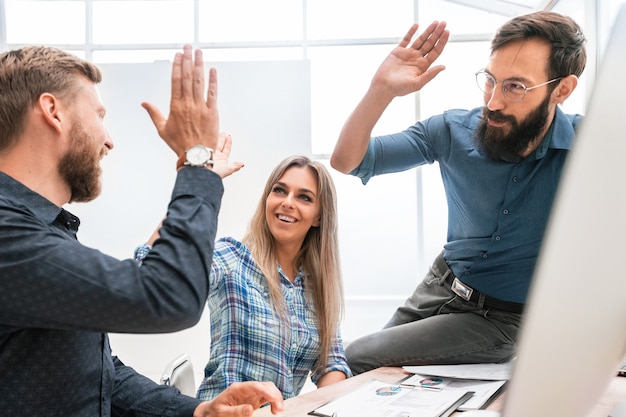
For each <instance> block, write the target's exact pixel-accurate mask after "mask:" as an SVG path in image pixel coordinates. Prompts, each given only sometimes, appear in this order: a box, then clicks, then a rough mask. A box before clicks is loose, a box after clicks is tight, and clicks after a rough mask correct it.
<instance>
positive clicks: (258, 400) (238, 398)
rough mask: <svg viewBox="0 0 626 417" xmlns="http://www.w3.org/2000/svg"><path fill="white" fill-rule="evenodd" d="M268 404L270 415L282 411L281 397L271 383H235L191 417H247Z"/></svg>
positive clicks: (196, 410)
mask: <svg viewBox="0 0 626 417" xmlns="http://www.w3.org/2000/svg"><path fill="white" fill-rule="evenodd" d="M268 402H269V403H270V406H271V410H272V414H277V413H279V412H281V411H283V409H284V408H283V396H282V394H281V393H280V391H279V390H278V388H276V386H275V385H274V384H273V383H272V382H251V381H250V382H235V383H234V384H231V385H230V386H229V387H228V388H226V389H225V390H224V391H222V393H220V395H218V396H217V397H215V398H214V399H212V400H211V401H206V402H203V403H201V404H200V405H199V406H198V407H196V409H195V411H194V413H193V417H248V416H251V415H252V413H253V412H254V410H256V409H257V408H259V407H260V406H262V405H263V404H265V403H268Z"/></svg>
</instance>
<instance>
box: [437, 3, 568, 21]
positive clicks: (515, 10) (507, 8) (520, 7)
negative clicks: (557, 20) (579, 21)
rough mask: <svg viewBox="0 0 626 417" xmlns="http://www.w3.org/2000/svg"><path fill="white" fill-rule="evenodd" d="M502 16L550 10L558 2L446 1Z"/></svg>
mask: <svg viewBox="0 0 626 417" xmlns="http://www.w3.org/2000/svg"><path fill="white" fill-rule="evenodd" d="M448 1H449V2H452V3H458V4H462V5H465V6H469V7H473V8H475V9H480V10H485V11H488V12H491V13H497V14H501V15H504V16H511V17H512V16H518V15H521V14H525V13H530V12H534V11H536V10H550V9H552V8H553V7H554V5H555V4H556V3H557V2H558V0H448Z"/></svg>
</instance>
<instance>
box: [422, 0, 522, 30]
mask: <svg viewBox="0 0 626 417" xmlns="http://www.w3.org/2000/svg"><path fill="white" fill-rule="evenodd" d="M418 18H419V22H418V23H420V25H422V26H426V25H428V24H429V23H430V22H432V21H433V20H438V21H445V22H446V23H447V24H448V30H450V35H451V36H457V35H475V34H488V35H489V37H491V35H493V34H494V32H495V31H496V29H497V28H498V27H500V25H502V24H503V23H504V22H506V21H507V20H509V19H510V17H509V16H503V15H499V14H496V13H489V12H487V11H484V10H479V9H475V8H473V7H468V6H463V5H460V4H456V3H452V2H449V1H446V0H423V1H420V2H419V13H418Z"/></svg>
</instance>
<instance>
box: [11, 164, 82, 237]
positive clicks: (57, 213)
mask: <svg viewBox="0 0 626 417" xmlns="http://www.w3.org/2000/svg"><path fill="white" fill-rule="evenodd" d="M0 195H2V196H4V197H6V198H8V199H9V200H11V201H12V202H13V204H15V205H18V206H20V207H21V208H23V209H25V210H28V211H30V212H31V213H33V215H34V216H35V217H37V218H38V219H41V220H42V221H43V222H45V223H46V224H53V223H55V221H56V223H57V224H59V225H63V226H64V227H66V228H68V229H69V230H71V231H73V232H76V231H77V230H78V226H79V225H80V219H79V218H78V217H76V216H74V215H73V214H72V213H70V212H69V211H67V210H65V209H63V208H62V207H59V206H57V205H56V204H54V203H53V202H51V201H50V200H48V199H46V198H44V197H43V196H42V195H41V194H38V193H36V192H34V191H33V190H31V189H30V188H28V187H26V186H25V185H24V184H22V183H21V182H19V181H16V180H15V179H13V178H12V177H10V176H9V175H7V174H5V173H4V172H0Z"/></svg>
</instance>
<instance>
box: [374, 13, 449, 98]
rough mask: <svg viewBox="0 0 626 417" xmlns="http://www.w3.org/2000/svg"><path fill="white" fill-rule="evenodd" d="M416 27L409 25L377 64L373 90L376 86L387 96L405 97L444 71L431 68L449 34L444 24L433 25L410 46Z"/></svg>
mask: <svg viewBox="0 0 626 417" xmlns="http://www.w3.org/2000/svg"><path fill="white" fill-rule="evenodd" d="M417 27H418V26H417V24H414V25H413V26H411V28H410V29H409V31H408V32H407V33H406V35H404V38H402V41H400V43H399V44H398V46H397V47H395V48H394V49H393V50H392V51H391V53H390V54H389V55H388V56H387V58H386V59H385V60H384V61H383V63H382V64H381V65H380V67H379V68H378V70H377V71H376V74H375V75H374V78H373V79H372V87H373V88H374V87H379V88H380V89H381V90H382V91H384V92H385V95H387V96H389V99H392V98H393V97H399V96H404V95H406V94H409V93H413V92H415V91H418V90H420V89H421V88H422V87H423V86H424V85H426V83H428V82H429V81H430V80H432V79H433V78H435V76H436V75H437V74H439V73H440V72H441V71H443V70H444V69H445V67H444V66H442V65H437V66H434V67H432V68H431V65H432V64H433V63H434V62H435V60H436V59H437V58H438V57H439V55H441V53H442V52H443V48H444V47H445V46H446V44H447V43H448V38H449V36H450V33H449V32H448V31H447V30H445V28H446V23H445V22H433V23H431V24H430V25H429V26H428V28H426V30H425V31H424V32H423V33H422V34H421V35H419V36H418V37H417V39H415V41H414V42H413V43H411V39H413V36H414V35H415V33H416V32H417Z"/></svg>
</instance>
